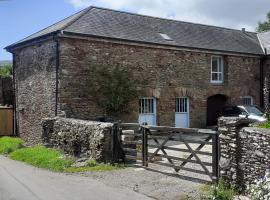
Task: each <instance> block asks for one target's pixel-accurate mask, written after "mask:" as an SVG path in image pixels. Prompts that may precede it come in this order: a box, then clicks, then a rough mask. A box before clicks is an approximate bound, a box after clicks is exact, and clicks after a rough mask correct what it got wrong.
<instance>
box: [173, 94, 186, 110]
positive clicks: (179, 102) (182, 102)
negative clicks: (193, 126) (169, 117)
mask: <svg viewBox="0 0 270 200" xmlns="http://www.w3.org/2000/svg"><path fill="white" fill-rule="evenodd" d="M175 105H176V107H175V112H176V113H187V112H188V98H186V97H181V98H176V103H175Z"/></svg>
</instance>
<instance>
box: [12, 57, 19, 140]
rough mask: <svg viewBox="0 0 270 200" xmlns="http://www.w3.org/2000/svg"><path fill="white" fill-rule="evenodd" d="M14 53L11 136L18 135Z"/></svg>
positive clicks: (13, 60)
mask: <svg viewBox="0 0 270 200" xmlns="http://www.w3.org/2000/svg"><path fill="white" fill-rule="evenodd" d="M14 54H15V53H12V75H13V77H12V87H13V135H14V136H17V135H18V134H19V129H18V119H17V95H16V73H15V66H16V61H15V55H14Z"/></svg>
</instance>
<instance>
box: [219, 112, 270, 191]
mask: <svg viewBox="0 0 270 200" xmlns="http://www.w3.org/2000/svg"><path fill="white" fill-rule="evenodd" d="M250 124H252V121H251V120H249V119H245V118H235V117H230V118H228V117H227V118H225V117H224V118H220V120H219V129H218V131H219V134H220V144H221V145H220V169H221V177H222V178H224V179H225V180H227V181H229V182H230V183H231V184H232V185H233V186H235V187H237V188H238V189H240V190H244V189H246V187H247V186H248V185H250V184H252V183H254V181H255V180H258V179H259V178H261V177H262V176H264V175H265V173H266V172H267V171H268V170H269V168H270V160H269V158H270V129H263V128H256V127H248V126H249V125H250Z"/></svg>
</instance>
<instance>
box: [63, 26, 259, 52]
mask: <svg viewBox="0 0 270 200" xmlns="http://www.w3.org/2000/svg"><path fill="white" fill-rule="evenodd" d="M62 33H63V34H62V35H67V36H68V35H74V36H82V37H93V38H101V39H110V40H117V41H125V42H134V43H139V44H150V45H159V46H164V47H175V48H185V49H197V50H200V51H217V52H223V53H234V54H243V55H252V56H263V55H264V54H263V51H262V52H261V53H251V52H250V53H248V52H238V51H226V50H218V49H207V48H199V47H189V46H180V45H176V44H161V43H155V42H146V41H138V40H131V39H123V38H115V37H108V36H100V35H93V34H85V33H78V32H70V31H62Z"/></svg>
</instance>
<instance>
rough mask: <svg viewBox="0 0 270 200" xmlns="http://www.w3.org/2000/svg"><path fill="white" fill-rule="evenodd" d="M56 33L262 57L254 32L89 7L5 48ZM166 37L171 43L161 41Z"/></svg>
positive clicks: (164, 40)
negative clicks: (61, 32)
mask: <svg viewBox="0 0 270 200" xmlns="http://www.w3.org/2000/svg"><path fill="white" fill-rule="evenodd" d="M57 31H63V33H65V32H66V33H73V34H84V35H89V36H98V37H106V38H113V39H120V40H128V41H135V42H143V43H153V44H159V45H171V46H177V47H186V48H197V49H207V50H218V51H226V52H238V53H244V54H256V55H259V54H260V55H262V54H264V52H263V50H262V47H261V45H260V41H259V40H258V37H257V33H254V32H242V31H241V30H235V29H229V28H222V27H216V26H209V25H202V24H195V23H189V22H183V21H176V20H170V19H162V18H157V17H150V16H144V15H138V14H132V13H127V12H122V11H115V10H110V9H105V8H98V7H89V8H87V9H84V10H82V11H80V12H79V13H76V14H74V15H72V16H70V17H68V18H66V19H64V20H62V21H60V22H58V23H56V24H54V25H52V26H50V27H48V28H45V29H43V30H41V31H39V32H37V33H35V34H33V35H31V36H29V37H27V38H25V39H23V40H20V41H19V42H17V43H14V44H12V45H10V46H9V47H7V48H10V47H13V46H17V45H20V44H22V43H25V42H28V41H30V40H33V39H36V38H39V37H41V36H45V35H48V34H50V33H54V32H57ZM159 33H163V34H167V35H168V36H169V37H170V38H171V39H172V40H166V39H164V38H163V37H162V36H161V35H160V34H159Z"/></svg>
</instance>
